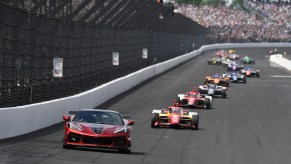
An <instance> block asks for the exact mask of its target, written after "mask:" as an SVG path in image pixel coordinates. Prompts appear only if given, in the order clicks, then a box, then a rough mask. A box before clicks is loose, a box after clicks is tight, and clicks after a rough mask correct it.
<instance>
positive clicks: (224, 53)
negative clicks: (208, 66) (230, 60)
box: [215, 50, 228, 58]
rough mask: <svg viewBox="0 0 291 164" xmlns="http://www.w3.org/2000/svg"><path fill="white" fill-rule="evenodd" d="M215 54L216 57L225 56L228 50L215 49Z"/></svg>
mask: <svg viewBox="0 0 291 164" xmlns="http://www.w3.org/2000/svg"><path fill="white" fill-rule="evenodd" d="M215 55H216V56H217V57H222V58H223V57H224V58H225V57H227V56H228V52H227V51H225V50H218V51H216V52H215Z"/></svg>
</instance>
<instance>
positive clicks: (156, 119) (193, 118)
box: [151, 104, 199, 130]
mask: <svg viewBox="0 0 291 164" xmlns="http://www.w3.org/2000/svg"><path fill="white" fill-rule="evenodd" d="M198 124H199V115H198V113H197V112H190V111H189V110H184V109H183V108H182V107H179V106H178V104H177V105H173V106H170V107H168V109H154V110H153V111H152V120H151V127H152V128H157V127H173V128H182V127H184V128H192V129H193V130H197V129H198Z"/></svg>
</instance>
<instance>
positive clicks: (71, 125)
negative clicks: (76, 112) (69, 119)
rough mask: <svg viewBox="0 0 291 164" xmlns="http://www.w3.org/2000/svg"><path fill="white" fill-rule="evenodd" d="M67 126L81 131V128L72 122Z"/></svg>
mask: <svg viewBox="0 0 291 164" xmlns="http://www.w3.org/2000/svg"><path fill="white" fill-rule="evenodd" d="M69 127H70V129H73V130H77V131H82V129H81V128H79V127H78V126H76V125H74V124H72V123H69Z"/></svg>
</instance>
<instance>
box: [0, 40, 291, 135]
mask: <svg viewBox="0 0 291 164" xmlns="http://www.w3.org/2000/svg"><path fill="white" fill-rule="evenodd" d="M290 46H291V43H248V44H213V45H206V46H202V47H201V48H200V49H199V50H195V51H193V52H190V53H187V54H184V55H182V56H179V57H176V58H174V59H171V60H168V61H165V62H162V63H158V64H156V65H153V66H149V67H147V68H144V69H142V70H139V71H137V72H134V73H131V74H129V75H127V76H124V77H121V78H118V79H116V80H113V81H111V82H108V83H106V84H103V85H101V86H99V87H96V88H94V89H91V90H88V91H86V92H83V93H80V94H77V95H74V96H70V97H66V98H61V99H56V100H51V101H46V102H42V103H37V104H30V105H26V106H19V107H11V108H0V139H5V138H10V137H15V136H19V135H22V134H26V133H29V132H33V131H36V130H39V129H43V128H45V127H48V126H51V125H54V124H57V123H60V122H62V115H64V114H67V113H68V111H70V110H79V109H83V108H95V107H97V106H99V105H101V104H102V103H104V102H106V101H107V100H110V99H111V98H113V97H115V96H117V95H119V94H121V93H123V92H125V91H127V90H129V89H131V88H132V87H134V86H136V85H138V84H140V83H142V82H144V81H145V80H148V79H150V78H152V77H154V76H156V75H159V74H161V73H163V72H164V71H166V70H168V69H170V68H172V67H175V66H177V65H179V64H181V63H183V62H185V61H187V60H189V59H191V58H194V57H196V56H198V55H201V54H202V52H204V51H208V50H216V49H229V48H258V47H262V48H263V47H278V48H280V47H290ZM149 55H150V54H149ZM272 61H273V62H277V64H279V65H280V64H282V63H283V61H284V60H283V59H274V60H273V59H272ZM281 61H282V63H281ZM282 65H283V64H282ZM289 68H290V67H289Z"/></svg>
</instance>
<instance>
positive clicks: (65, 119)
mask: <svg viewBox="0 0 291 164" xmlns="http://www.w3.org/2000/svg"><path fill="white" fill-rule="evenodd" d="M63 120H64V121H66V122H69V121H71V117H70V116H66V115H64V116H63Z"/></svg>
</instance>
